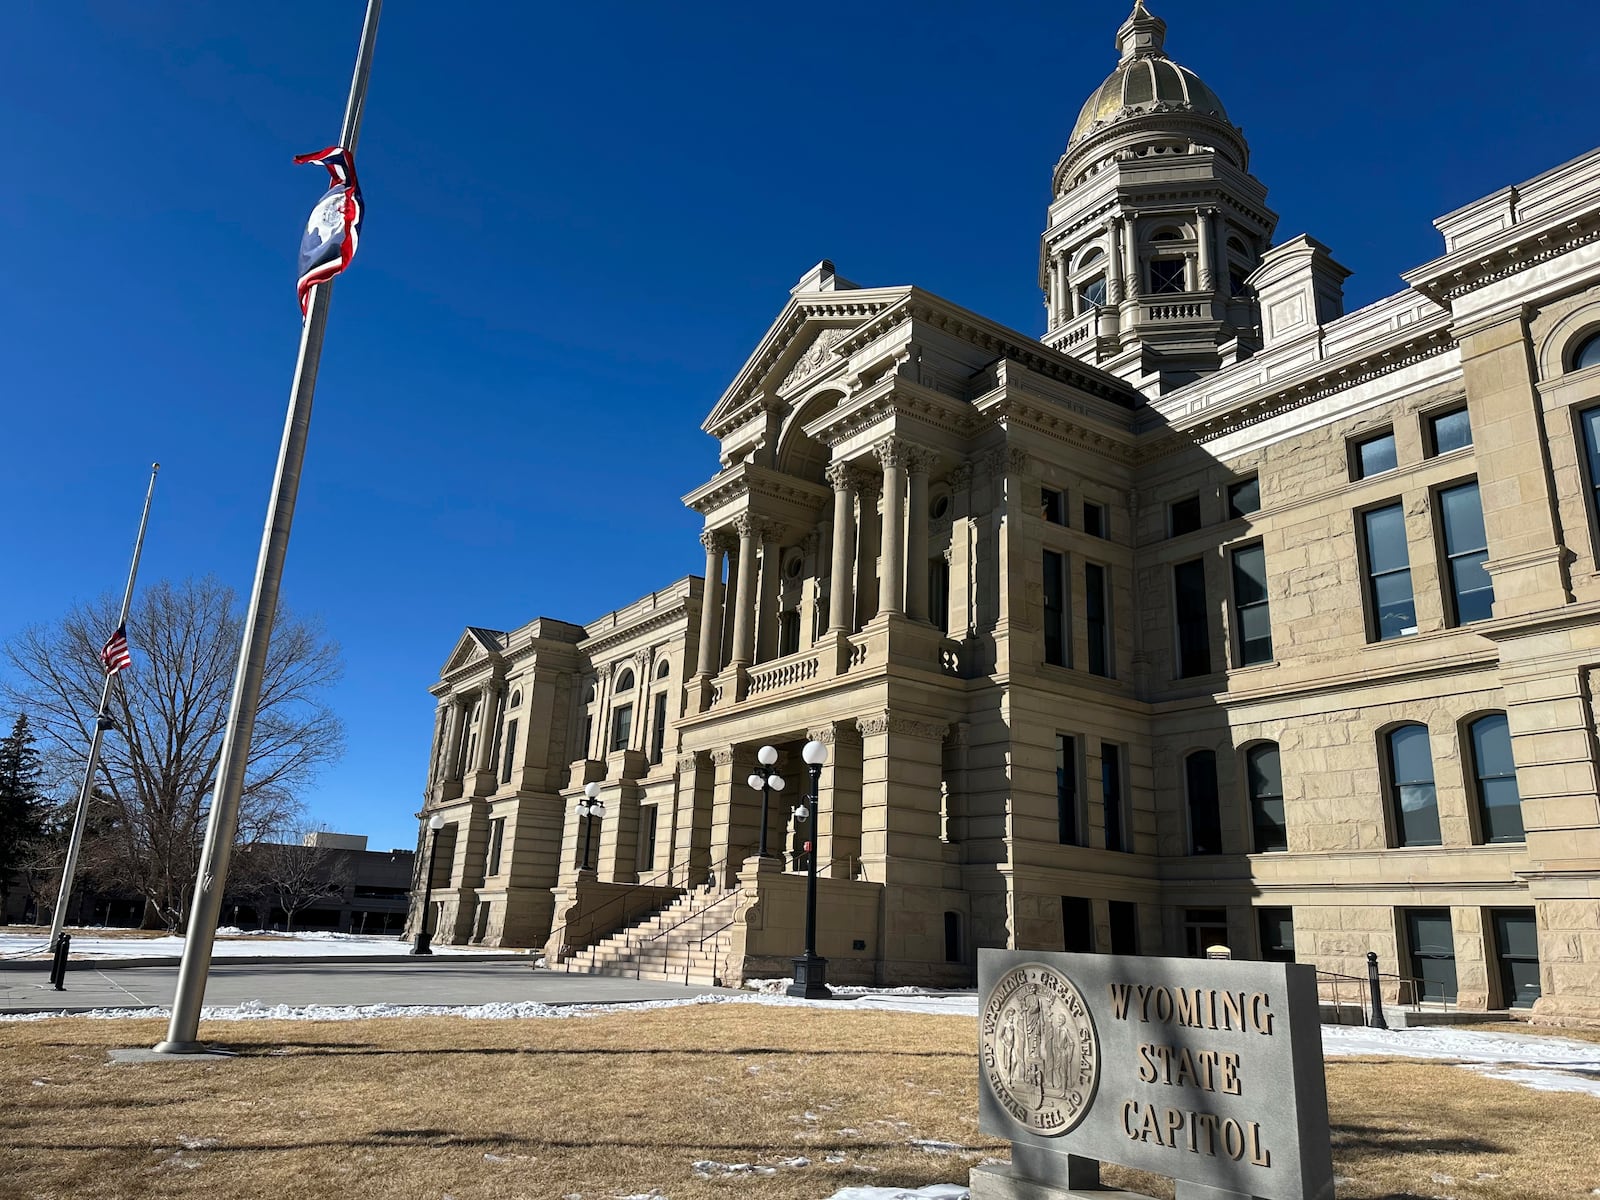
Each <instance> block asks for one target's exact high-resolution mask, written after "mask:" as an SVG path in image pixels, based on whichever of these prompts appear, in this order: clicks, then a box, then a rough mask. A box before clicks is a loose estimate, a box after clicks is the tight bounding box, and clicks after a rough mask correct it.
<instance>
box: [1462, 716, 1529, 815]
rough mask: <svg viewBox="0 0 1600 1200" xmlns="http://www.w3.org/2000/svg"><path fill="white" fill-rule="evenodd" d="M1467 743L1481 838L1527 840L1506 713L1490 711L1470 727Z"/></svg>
mask: <svg viewBox="0 0 1600 1200" xmlns="http://www.w3.org/2000/svg"><path fill="white" fill-rule="evenodd" d="M1467 742H1468V745H1469V747H1470V750H1471V759H1472V783H1473V784H1474V790H1475V792H1476V796H1475V799H1476V800H1477V806H1478V836H1479V840H1480V841H1482V842H1485V843H1490V842H1521V841H1526V840H1527V834H1526V833H1525V832H1524V829H1523V824H1522V797H1521V794H1520V793H1519V792H1518V790H1517V764H1516V761H1515V760H1514V759H1513V758H1512V756H1511V726H1510V725H1509V723H1508V722H1507V721H1506V715H1505V713H1490V714H1489V715H1488V716H1486V717H1480V718H1479V719H1478V720H1476V721H1474V722H1473V723H1472V724H1471V725H1469V726H1467Z"/></svg>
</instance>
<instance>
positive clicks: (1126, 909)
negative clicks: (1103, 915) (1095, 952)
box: [1110, 900, 1139, 954]
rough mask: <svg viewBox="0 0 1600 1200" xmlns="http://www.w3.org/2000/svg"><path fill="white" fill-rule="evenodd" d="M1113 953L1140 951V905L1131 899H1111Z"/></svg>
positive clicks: (1134, 952) (1135, 952)
mask: <svg viewBox="0 0 1600 1200" xmlns="http://www.w3.org/2000/svg"><path fill="white" fill-rule="evenodd" d="M1110 907H1111V953H1113V954H1137V953H1139V906H1138V905H1137V904H1135V903H1134V902H1133V901H1131V900H1113V901H1111V905H1110Z"/></svg>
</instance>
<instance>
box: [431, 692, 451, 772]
mask: <svg viewBox="0 0 1600 1200" xmlns="http://www.w3.org/2000/svg"><path fill="white" fill-rule="evenodd" d="M449 741H450V702H449V701H448V700H442V701H440V702H439V707H438V709H437V710H436V711H435V713H434V716H433V757H432V759H430V760H429V762H428V786H429V787H430V788H431V787H432V786H433V785H434V784H436V783H438V782H439V779H440V777H441V776H442V775H443V774H444V760H445V751H446V750H447V749H448V747H449Z"/></svg>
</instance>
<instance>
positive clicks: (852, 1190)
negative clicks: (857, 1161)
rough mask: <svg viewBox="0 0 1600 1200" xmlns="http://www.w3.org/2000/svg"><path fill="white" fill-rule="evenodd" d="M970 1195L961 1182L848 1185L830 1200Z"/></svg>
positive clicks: (963, 1199)
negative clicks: (878, 1185) (893, 1186)
mask: <svg viewBox="0 0 1600 1200" xmlns="http://www.w3.org/2000/svg"><path fill="white" fill-rule="evenodd" d="M970 1196H971V1193H970V1192H968V1191H967V1189H966V1188H965V1187H964V1186H963V1185H961V1184H959V1183H931V1184H929V1185H928V1186H927V1187H921V1188H892V1187H847V1188H845V1189H843V1190H842V1191H837V1192H835V1193H834V1194H833V1195H831V1196H829V1197H828V1200H968V1198H969V1197H970Z"/></svg>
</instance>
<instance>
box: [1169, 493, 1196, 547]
mask: <svg viewBox="0 0 1600 1200" xmlns="http://www.w3.org/2000/svg"><path fill="white" fill-rule="evenodd" d="M1199 528H1200V497H1199V496H1185V497H1184V498H1183V499H1182V500H1174V501H1173V502H1172V503H1171V504H1169V505H1167V536H1168V537H1177V536H1178V535H1179V534H1183V533H1193V532H1194V531H1195V530H1196V529H1199Z"/></svg>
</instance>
